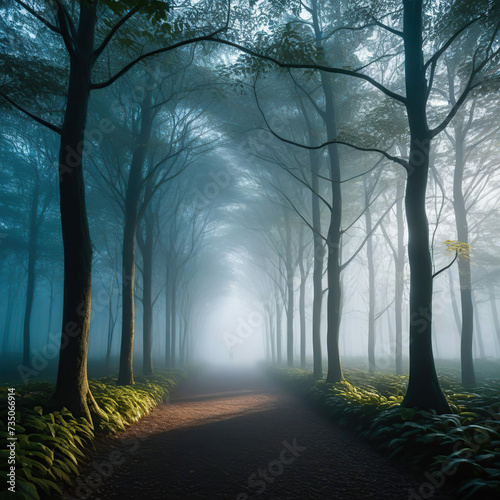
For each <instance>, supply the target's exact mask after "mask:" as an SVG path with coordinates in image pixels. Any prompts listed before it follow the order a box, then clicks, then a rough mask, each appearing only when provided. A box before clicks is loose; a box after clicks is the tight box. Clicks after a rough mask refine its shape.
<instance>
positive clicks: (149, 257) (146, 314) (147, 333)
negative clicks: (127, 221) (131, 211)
mask: <svg viewBox="0 0 500 500" xmlns="http://www.w3.org/2000/svg"><path fill="white" fill-rule="evenodd" d="M152 190H153V184H152V182H151V179H149V180H148V181H147V183H146V193H145V196H146V197H147V198H150V197H151V195H152ZM143 223H144V239H142V238H138V240H137V241H138V242H139V246H140V248H141V253H142V262H143V266H142V267H143V270H142V282H143V283H142V288H143V296H142V310H143V313H142V325H143V326H142V338H143V349H142V356H143V358H142V359H143V363H142V372H143V374H144V375H151V374H152V373H153V299H152V287H153V238H154V235H153V226H154V215H153V213H152V209H151V207H149V208H148V209H147V211H146V213H145V215H144V219H143Z"/></svg>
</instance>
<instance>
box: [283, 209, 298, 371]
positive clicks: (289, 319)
mask: <svg viewBox="0 0 500 500" xmlns="http://www.w3.org/2000/svg"><path fill="white" fill-rule="evenodd" d="M284 214H285V231H286V242H285V245H286V248H285V252H286V254H285V268H286V289H287V307H286V364H287V366H288V367H292V366H293V316H294V312H295V311H294V289H293V276H294V269H293V268H294V266H293V262H292V228H291V226H290V219H289V217H288V211H287V210H286V209H285V210H284Z"/></svg>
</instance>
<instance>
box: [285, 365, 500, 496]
mask: <svg viewBox="0 0 500 500" xmlns="http://www.w3.org/2000/svg"><path fill="white" fill-rule="evenodd" d="M277 371H278V372H279V375H278V379H279V380H286V384H287V385H288V386H289V387H293V386H294V384H295V383H296V382H298V383H299V386H298V390H299V391H300V392H301V393H303V392H304V384H303V382H304V381H305V380H308V381H309V382H311V380H312V375H311V374H309V375H311V377H309V378H307V375H306V374H305V373H302V370H290V369H287V370H277ZM306 373H307V372H306ZM344 375H345V380H343V381H341V382H338V383H335V384H327V383H325V382H324V381H317V382H316V383H314V384H313V383H312V382H311V385H310V390H309V393H308V397H309V398H310V400H311V401H312V402H313V403H314V404H315V406H317V407H319V408H320V409H321V410H322V411H323V412H324V413H326V414H327V415H328V416H329V417H330V418H332V419H334V420H335V421H337V422H339V423H340V424H343V425H350V426H353V427H354V428H355V429H356V431H357V432H358V433H359V434H360V435H361V436H362V437H363V438H365V439H367V440H369V441H371V442H372V443H373V444H374V445H375V446H376V447H377V448H378V449H380V450H381V451H383V452H384V453H387V454H388V455H389V456H390V457H398V458H403V459H404V460H405V461H406V462H408V463H410V464H412V465H414V466H416V467H417V468H418V469H420V470H425V471H426V472H427V473H428V474H431V475H434V476H433V477H436V476H435V475H436V474H441V476H440V477H443V478H444V479H445V483H446V487H448V488H451V489H453V490H454V492H455V495H456V498H464V499H467V498H494V497H495V496H496V495H497V494H498V492H499V491H500V380H498V379H492V378H486V379H484V380H483V382H482V383H481V385H479V386H477V387H475V388H474V389H473V390H472V389H471V390H469V389H464V388H463V387H461V386H460V384H459V383H458V381H457V379H456V378H455V377H454V376H453V375H451V373H449V372H444V373H440V376H439V378H440V383H441V385H442V387H443V391H444V393H445V395H446V397H447V399H448V402H449V404H450V407H451V408H452V411H453V413H452V414H447V415H446V414H445V415H437V414H436V412H434V411H423V410H418V409H412V408H400V406H399V404H400V403H401V401H402V400H403V395H404V393H405V391H406V384H407V380H408V377H406V376H398V375H392V374H375V375H374V374H369V373H367V372H363V371H361V370H345V372H344Z"/></svg>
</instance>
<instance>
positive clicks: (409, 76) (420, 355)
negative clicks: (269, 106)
mask: <svg viewBox="0 0 500 500" xmlns="http://www.w3.org/2000/svg"><path fill="white" fill-rule="evenodd" d="M403 24H404V27H403V30H404V50H405V80H406V110H407V115H408V121H409V126H410V158H409V168H408V176H407V182H406V198H405V207H406V219H407V224H408V258H409V263H410V273H411V275H410V377H409V381H408V389H407V392H406V395H405V397H404V399H403V402H402V406H404V407H418V408H421V409H434V410H436V411H437V412H439V413H449V412H450V411H451V410H450V407H449V405H448V402H447V401H446V398H445V397H444V394H443V392H442V391H441V388H440V386H439V381H438V378H437V374H436V368H435V364H434V356H433V353H432V262H431V255H430V250H429V224H428V221H427V214H426V210H425V193H426V187H427V178H428V172H429V153H430V143H431V135H430V132H429V129H428V126H427V117H426V92H427V83H426V78H425V70H424V63H423V52H422V0H404V19H403Z"/></svg>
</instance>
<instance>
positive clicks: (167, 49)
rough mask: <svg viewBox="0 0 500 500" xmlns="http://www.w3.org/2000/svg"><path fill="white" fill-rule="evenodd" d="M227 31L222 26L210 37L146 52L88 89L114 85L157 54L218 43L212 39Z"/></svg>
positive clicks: (215, 39) (206, 36) (196, 38)
mask: <svg viewBox="0 0 500 500" xmlns="http://www.w3.org/2000/svg"><path fill="white" fill-rule="evenodd" d="M226 29H227V26H224V27H223V28H220V29H218V30H216V31H214V32H213V33H211V34H210V35H203V36H199V37H195V38H190V39H189V40H183V41H182V42H178V43H174V44H173V45H169V46H168V47H162V48H161V49H156V50H152V51H151V52H147V53H145V54H142V55H140V56H139V57H137V58H136V59H134V60H133V61H131V62H129V63H128V64H127V65H126V66H124V67H123V68H122V69H121V70H120V71H118V73H116V74H115V75H114V76H112V77H111V78H110V79H109V80H107V81H105V82H100V83H92V84H91V85H90V88H91V89H92V90H95V89H103V88H105V87H108V86H109V85H111V84H112V83H114V82H115V81H116V80H118V78H120V77H121V76H123V75H124V74H125V73H127V72H128V71H129V70H130V69H131V68H133V67H134V66H135V65H136V64H137V63H139V62H141V61H142V60H143V59H146V58H147V57H151V56H155V55H158V54H163V53H165V52H169V51H171V50H175V49H178V48H180V47H184V46H185V45H191V44H193V43H198V42H208V41H217V42H219V41H220V40H219V39H217V38H214V37H215V36H216V35H218V34H219V33H222V32H223V31H225V30H226Z"/></svg>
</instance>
